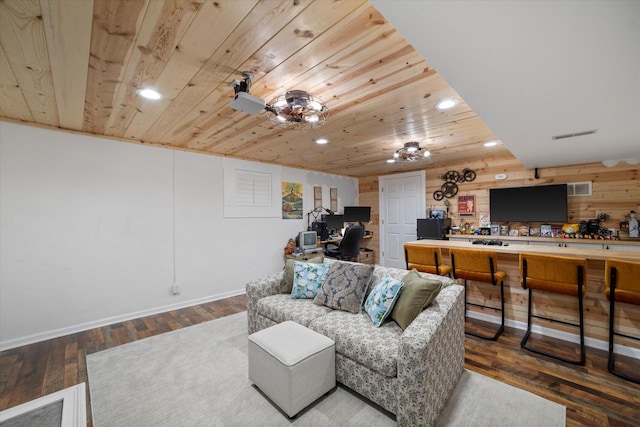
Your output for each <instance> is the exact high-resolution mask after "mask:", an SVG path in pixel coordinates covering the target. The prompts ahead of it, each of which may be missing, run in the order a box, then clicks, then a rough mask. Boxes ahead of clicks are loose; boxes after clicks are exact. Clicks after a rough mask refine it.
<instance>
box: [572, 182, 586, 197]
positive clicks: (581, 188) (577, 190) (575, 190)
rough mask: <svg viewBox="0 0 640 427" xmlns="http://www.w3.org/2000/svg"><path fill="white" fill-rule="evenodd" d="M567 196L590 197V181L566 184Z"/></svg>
mask: <svg viewBox="0 0 640 427" xmlns="http://www.w3.org/2000/svg"><path fill="white" fill-rule="evenodd" d="M567 196H591V181H586V182H569V183H567Z"/></svg>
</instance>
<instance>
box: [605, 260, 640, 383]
mask: <svg viewBox="0 0 640 427" xmlns="http://www.w3.org/2000/svg"><path fill="white" fill-rule="evenodd" d="M604 282H605V286H606V288H605V290H604V294H605V296H606V297H607V299H608V300H609V363H608V368H609V372H611V373H612V374H614V375H617V376H619V377H620V378H624V379H625V380H628V381H632V382H634V383H636V384H640V377H632V376H629V375H626V374H624V373H622V372H620V371H617V370H616V369H615V364H614V363H615V362H614V352H613V336H614V335H618V336H623V337H625V338H630V339H634V340H640V338H639V337H634V336H630V335H625V334H621V333H619V332H615V329H614V316H615V311H616V302H618V303H625V304H634V305H640V262H634V261H622V260H617V259H608V260H606V261H605V264H604Z"/></svg>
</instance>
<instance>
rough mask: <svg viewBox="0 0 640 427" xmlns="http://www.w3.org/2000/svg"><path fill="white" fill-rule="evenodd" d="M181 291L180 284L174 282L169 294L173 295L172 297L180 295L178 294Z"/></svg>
mask: <svg viewBox="0 0 640 427" xmlns="http://www.w3.org/2000/svg"><path fill="white" fill-rule="evenodd" d="M181 291H182V285H180V283H178V282H176V283H174V284H173V286H172V287H171V293H173V295H180V292H181Z"/></svg>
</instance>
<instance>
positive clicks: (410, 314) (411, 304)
mask: <svg viewBox="0 0 640 427" xmlns="http://www.w3.org/2000/svg"><path fill="white" fill-rule="evenodd" d="M402 283H403V286H402V292H401V293H400V298H398V301H397V302H396V305H395V306H394V308H393V311H392V312H391V318H392V319H393V320H395V321H396V323H397V324H398V325H400V327H401V328H402V330H405V329H407V326H409V325H410V324H411V322H413V319H415V318H416V317H418V315H419V314H420V313H421V312H422V310H424V309H425V308H427V307H429V306H430V305H431V304H432V303H433V301H434V300H435V299H436V297H437V296H438V294H439V293H440V289H442V282H440V281H438V280H430V279H425V278H424V277H422V276H421V275H420V273H418V270H416V269H415V268H414V269H413V270H411V271H410V272H409V273H407V275H406V276H404V278H403V279H402Z"/></svg>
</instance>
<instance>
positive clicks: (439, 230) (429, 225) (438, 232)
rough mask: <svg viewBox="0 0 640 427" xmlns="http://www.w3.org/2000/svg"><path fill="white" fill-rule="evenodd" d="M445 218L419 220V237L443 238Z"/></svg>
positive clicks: (417, 232)
mask: <svg viewBox="0 0 640 427" xmlns="http://www.w3.org/2000/svg"><path fill="white" fill-rule="evenodd" d="M443 227H444V219H439V218H428V219H422V218H418V220H417V230H416V234H417V236H418V239H443V238H444V231H443Z"/></svg>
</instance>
